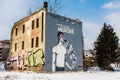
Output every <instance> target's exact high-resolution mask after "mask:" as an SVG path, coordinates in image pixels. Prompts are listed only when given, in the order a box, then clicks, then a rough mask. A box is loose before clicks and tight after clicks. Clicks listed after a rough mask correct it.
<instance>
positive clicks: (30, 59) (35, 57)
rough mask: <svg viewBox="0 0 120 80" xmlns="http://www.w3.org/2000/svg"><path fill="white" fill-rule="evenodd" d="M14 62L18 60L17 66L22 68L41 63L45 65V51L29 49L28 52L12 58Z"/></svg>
mask: <svg viewBox="0 0 120 80" xmlns="http://www.w3.org/2000/svg"><path fill="white" fill-rule="evenodd" d="M10 61H11V62H12V63H13V62H14V61H17V67H18V68H19V69H22V68H23V67H25V66H36V67H37V66H38V65H39V64H42V65H44V63H45V61H44V53H43V50H42V49H38V50H36V51H29V52H27V53H24V54H23V53H22V54H18V55H17V56H14V57H12V58H11V59H10Z"/></svg>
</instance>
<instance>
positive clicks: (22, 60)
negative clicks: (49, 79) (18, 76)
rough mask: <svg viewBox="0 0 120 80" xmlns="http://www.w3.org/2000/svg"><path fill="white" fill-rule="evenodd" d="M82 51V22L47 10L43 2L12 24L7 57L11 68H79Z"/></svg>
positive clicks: (37, 69)
mask: <svg viewBox="0 0 120 80" xmlns="http://www.w3.org/2000/svg"><path fill="white" fill-rule="evenodd" d="M82 52H83V45H82V22H81V21H79V20H73V19H70V18H66V17H63V16H60V15H57V14H54V13H49V12H47V3H45V5H44V7H43V8H42V9H41V10H39V11H37V12H35V13H33V14H32V15H30V16H28V17H25V18H23V19H21V20H20V21H18V22H16V23H15V24H14V26H13V28H12V31H11V51H10V54H9V58H8V60H9V61H10V62H11V64H12V65H13V70H18V69H21V70H34V71H67V70H68V71H69V70H81V69H82V66H83V55H82Z"/></svg>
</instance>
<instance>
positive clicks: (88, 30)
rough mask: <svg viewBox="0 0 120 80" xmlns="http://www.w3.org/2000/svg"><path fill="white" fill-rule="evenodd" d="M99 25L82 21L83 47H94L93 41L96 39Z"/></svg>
mask: <svg viewBox="0 0 120 80" xmlns="http://www.w3.org/2000/svg"><path fill="white" fill-rule="evenodd" d="M101 27H102V26H100V25H99V24H97V23H93V22H86V21H84V23H83V36H84V48H85V49H92V48H93V47H94V41H96V39H97V37H98V34H99V33H100V28H101Z"/></svg>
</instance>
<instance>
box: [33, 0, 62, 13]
mask: <svg viewBox="0 0 120 80" xmlns="http://www.w3.org/2000/svg"><path fill="white" fill-rule="evenodd" d="M45 1H47V2H48V12H51V13H59V12H60V11H61V10H62V8H63V3H62V0H33V4H34V5H35V6H34V7H35V10H38V9H40V8H42V6H43V3H44V2H45Z"/></svg>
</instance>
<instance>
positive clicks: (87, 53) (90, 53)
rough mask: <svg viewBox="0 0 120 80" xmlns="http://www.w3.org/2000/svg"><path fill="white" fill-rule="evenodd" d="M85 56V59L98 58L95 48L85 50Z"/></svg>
mask: <svg viewBox="0 0 120 80" xmlns="http://www.w3.org/2000/svg"><path fill="white" fill-rule="evenodd" d="M84 58H85V59H89V58H96V53H95V50H85V51H84Z"/></svg>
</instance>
